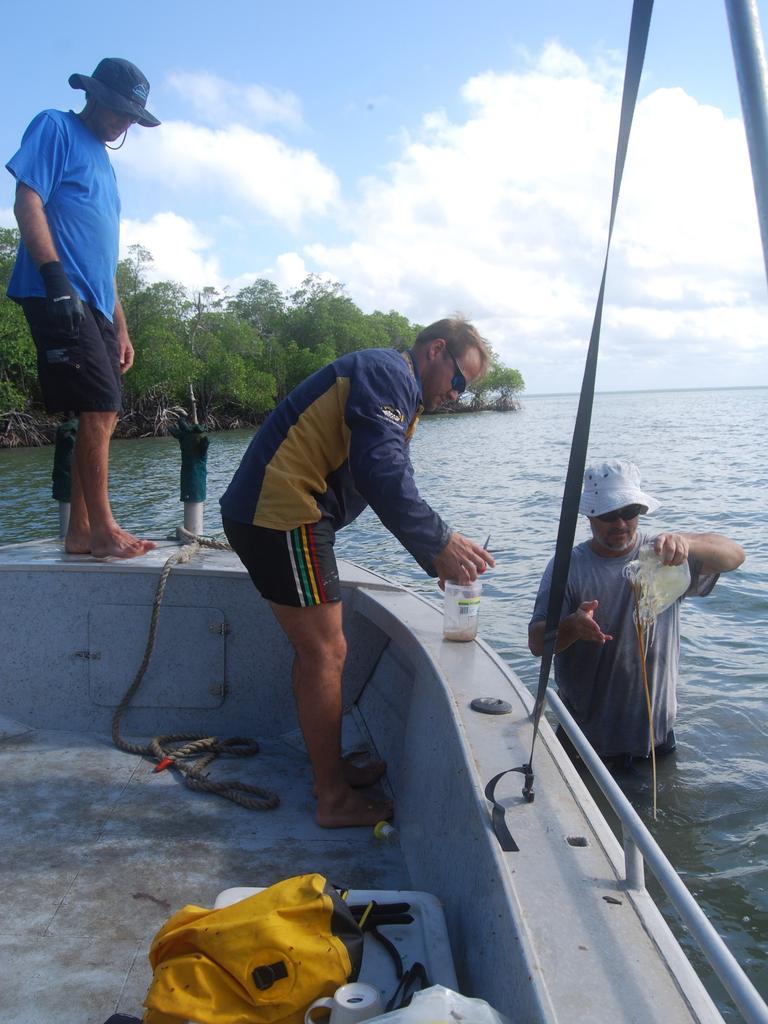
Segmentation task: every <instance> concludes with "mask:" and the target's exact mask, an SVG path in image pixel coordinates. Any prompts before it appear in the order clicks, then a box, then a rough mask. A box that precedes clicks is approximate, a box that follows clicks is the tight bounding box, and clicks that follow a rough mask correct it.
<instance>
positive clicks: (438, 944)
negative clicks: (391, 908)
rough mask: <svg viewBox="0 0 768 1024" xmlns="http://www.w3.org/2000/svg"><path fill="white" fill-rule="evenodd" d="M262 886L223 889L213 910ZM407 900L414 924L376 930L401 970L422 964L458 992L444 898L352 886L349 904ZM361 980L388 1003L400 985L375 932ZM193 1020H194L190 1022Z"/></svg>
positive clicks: (433, 978)
mask: <svg viewBox="0 0 768 1024" xmlns="http://www.w3.org/2000/svg"><path fill="white" fill-rule="evenodd" d="M257 892H261V888H258V887H248V886H236V887H235V888H233V889H225V890H224V891H223V892H220V893H219V895H218V896H217V897H216V901H215V903H214V905H213V907H214V910H218V909H219V908H220V907H228V906H230V904H232V903H237V902H238V900H244V899H246V898H247V897H248V896H253V895H254V893H257ZM371 900H375V901H376V903H379V904H382V903H384V904H386V903H407V904H409V908H410V909H409V911H408V912H409V914H410V915H411V917H413V921H412V922H411V923H410V924H384V925H381V926H379V927H378V930H379V931H380V932H381V934H382V935H384V936H385V937H386V938H388V939H389V941H390V942H391V943H392V944H393V945H394V946H395V947H396V948H397V951H398V952H399V954H400V957H401V959H402V961H403V970H405V971H407V970H408V968H409V967H410V966H411V965H412V964H414V963H422V964H424V967H425V968H426V971H427V978H428V979H429V984H430V985H444V986H445V987H446V988H450V989H453V990H454V991H458V984H457V982H456V972H455V971H454V969H453V957H452V956H451V947H450V943H449V942H448V929H447V928H446V927H445V917H444V916H443V908H442V906H441V905H440V902H439V901H438V900H437V899H436V898H435V897H434V896H432V895H430V894H429V893H427V892H411V891H410V890H407V889H375V890H374V889H350V890H349V895H348V897H347V902H348V903H350V904H351V905H353V906H354V905H356V904H359V903H370V902H371ZM358 981H366V982H367V983H368V984H369V985H373V986H374V987H375V988H377V989H378V990H379V991H380V992H381V997H382V1000H383V1002H384V1005H385V1006H386V1004H387V1001H388V1000H389V999H390V997H391V996H392V995H393V994H394V992H395V989H396V988H397V974H396V972H395V965H394V963H393V962H392V960H391V958H390V956H389V954H388V953H387V951H386V950H385V949H384V948H383V947H382V945H381V943H380V942H377V940H376V939H375V938H374V937H373V936H372V935H365V934H364V942H363V963H362V966H361V968H360V977H359V978H358ZM189 1024H195V1022H194V1021H190V1022H189Z"/></svg>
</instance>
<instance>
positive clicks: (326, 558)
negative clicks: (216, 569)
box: [222, 516, 341, 608]
mask: <svg viewBox="0 0 768 1024" xmlns="http://www.w3.org/2000/svg"><path fill="white" fill-rule="evenodd" d="M222 524H223V526H224V533H225V534H226V537H227V540H228V541H229V543H230V544H231V545H232V549H233V550H234V551H235V552H236V553H237V556H238V558H239V559H240V561H241V562H242V563H243V565H244V566H245V568H246V569H247V570H248V575H249V576H250V577H251V579H252V580H253V582H254V585H255V586H256V589H257V590H258V591H259V593H260V594H261V596H262V597H263V598H264V599H265V600H267V601H272V602H273V603H274V604H285V605H290V606H291V607H292V608H309V607H312V606H313V605H317V604H330V603H331V602H333V601H340V600H341V585H340V583H339V569H338V566H337V565H336V556H335V555H334V553H333V545H334V542H335V540H336V533H335V531H334V529H333V527H332V526H331V524H330V523H329V522H328V521H327V520H326V519H321V520H320V522H319V523H307V524H306V525H304V526H297V527H296V529H295V530H270V529H267V528H266V527H264V526H251V525H250V524H249V523H236V522H234V520H232V519H227V518H226V516H222Z"/></svg>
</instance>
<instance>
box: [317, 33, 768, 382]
mask: <svg viewBox="0 0 768 1024" xmlns="http://www.w3.org/2000/svg"><path fill="white" fill-rule="evenodd" d="M619 79H620V75H619V74H618V71H617V67H616V66H614V65H611V64H610V63H605V62H603V63H602V64H601V65H600V66H599V67H597V68H590V67H587V65H585V64H584V62H583V61H581V60H580V59H579V58H578V57H576V56H575V55H573V54H569V53H567V52H566V51H564V50H562V48H560V47H558V46H556V45H554V44H553V45H551V46H549V47H548V48H547V49H546V50H545V52H544V54H543V55H542V57H541V59H540V61H539V62H538V64H536V65H535V66H533V67H531V68H530V69H529V70H528V71H527V72H524V73H508V74H498V73H492V72H489V73H487V74H483V75H479V76H477V77H475V78H473V79H471V80H470V81H469V82H467V84H466V86H465V88H464V91H463V95H464V98H465V100H466V101H467V103H468V104H469V106H470V116H469V117H468V118H467V119H466V120H464V121H451V120H449V119H448V118H447V117H446V115H445V114H444V113H441V112H439V111H438V112H433V113H431V114H429V115H427V116H426V117H425V118H424V120H423V124H422V130H421V133H420V137H419V138H418V139H415V140H406V141H405V142H404V145H403V149H402V152H401V154H400V156H399V158H398V159H397V160H396V161H395V162H394V163H393V164H392V165H391V166H390V167H389V168H387V170H386V172H385V173H384V174H381V175H379V176H377V177H375V178H371V179H369V180H367V181H365V182H364V183H363V188H362V198H361V200H360V201H359V202H357V203H355V204H354V205H351V206H349V207H348V208H347V209H346V211H345V221H344V227H345V229H346V232H347V235H348V238H349V240H348V242H347V243H346V244H336V245H329V244H326V243H324V242H322V241H316V242H313V243H310V244H308V245H306V246H305V248H304V249H303V255H304V256H305V258H306V260H307V262H308V264H309V265H310V267H311V269H315V270H319V271H322V272H325V273H328V274H330V275H331V276H332V277H334V278H335V279H337V280H340V281H342V282H344V283H345V284H346V285H347V288H348V290H349V293H350V295H351V296H352V297H353V298H354V299H355V301H356V302H358V304H360V305H361V306H362V307H363V308H365V309H373V308H390V307H394V308H397V309H400V310H401V311H403V312H405V313H406V314H407V315H409V316H410V317H411V318H412V319H414V320H419V321H421V322H425V321H429V320H431V319H434V318H436V317H438V316H442V315H445V313H446V312H449V311H451V310H453V309H457V308H459V309H462V310H463V311H464V312H466V313H467V314H468V315H470V316H473V317H474V318H475V319H476V320H477V321H478V322H479V323H480V326H481V328H482V329H483V330H484V331H485V333H486V334H487V335H488V337H489V339H490V340H491V342H492V343H493V344H494V346H495V347H496V348H497V350H499V351H500V352H501V353H502V355H503V357H504V358H505V359H506V360H507V361H508V362H509V363H511V364H512V365H514V366H517V367H519V368H520V369H521V371H522V372H523V376H524V377H526V378H527V379H528V382H529V384H530V386H531V388H532V389H534V390H543V389H548V388H549V387H553V388H556V389H563V388H568V389H571V390H575V389H576V388H578V386H579V385H580V382H581V375H582V370H583V358H584V352H585V350H586V344H587V342H588V339H589V334H590V330H591V325H592V317H593V313H594V304H595V300H596V297H597V290H598V286H599V280H600V274H601V272H602V263H603V257H604V248H605V239H606V233H607V224H608V215H609V207H610V189H611V181H612V174H613V164H614V151H615V144H616V134H617V129H618V111H619V96H620V91H619V87H620V81H619ZM767 328H768V306H767V304H766V296H765V275H764V271H763V264H762V257H761V253H760V248H759V233H758V229H757V221H756V214H755V202H754V194H753V190H752V183H751V177H750V172H749V162H748V156H747V150H746V144H745V141H744V130H743V127H742V125H741V122H740V121H738V120H729V119H727V118H726V117H725V116H724V115H723V113H722V112H721V111H720V110H717V109H715V108H713V107H709V106H704V105H702V104H699V103H698V102H697V101H696V100H695V99H693V98H692V97H690V96H688V95H686V94H685V93H684V92H683V91H682V90H680V89H664V90H657V91H655V92H653V93H651V94H650V95H649V96H647V97H646V98H645V99H643V100H642V101H641V102H640V104H639V106H638V110H637V112H636V116H635V125H634V129H633V134H632V138H631V140H630V151H629V156H628V160H627V166H626V172H625V181H624V187H623V190H622V195H621V200H620V204H619V211H618V218H617V225H616V232H615V237H614V250H613V257H612V262H611V264H610V267H609V280H608V292H607V303H606V314H605V318H604V332H603V353H604V354H603V357H602V358H603V359H604V361H605V364H606V367H607V368H608V369H609V370H610V368H611V367H614V370H613V371H611V372H615V373H616V375H617V376H616V378H615V379H614V380H612V381H611V382H610V386H613V387H621V386H625V387H629V386H644V387H645V386H647V387H652V386H654V385H658V384H662V385H663V386H667V387H668V386H674V385H675V384H682V385H686V386H693V385H694V384H695V383H697V382H700V383H709V384H717V383H719V380H718V377H717V371H716V370H715V371H713V369H712V366H713V365H714V364H716V363H717V362H718V361H719V360H721V359H724V360H725V361H726V362H728V360H729V358H730V356H729V353H732V354H733V356H734V360H735V362H734V363H730V364H729V371H730V372H735V369H734V368H735V367H736V366H738V365H743V360H744V359H748V360H750V361H751V363H750V365H754V366H755V368H756V367H757V366H758V365H759V357H760V356H761V355H762V358H763V359H764V360H765V359H766V357H768V351H766V349H768V329H767ZM627 338H629V339H631V341H632V345H633V347H632V352H631V360H632V363H631V376H630V375H629V372H628V366H627V352H626V351H625V349H626V343H625V342H626V339H627ZM703 353H705V354H706V358H704V357H703V355H702V354H703ZM619 355H620V358H617V357H618V356H619ZM665 361H666V362H667V363H669V364H670V365H674V366H675V367H676V372H678V373H679V372H681V370H682V369H683V368H684V369H685V370H686V371H687V375H686V379H683V380H680V379H670V378H669V377H667V378H662V379H659V375H658V374H659V371H658V367H659V365H660V364H663V363H664V362H665ZM760 373H761V374H762V378H761V379H763V380H764V370H761V371H760ZM555 378H558V382H557V383H555V382H554V381H555ZM750 382H751V379H750V378H747V379H746V380H744V381H743V383H750ZM604 386H609V383H604Z"/></svg>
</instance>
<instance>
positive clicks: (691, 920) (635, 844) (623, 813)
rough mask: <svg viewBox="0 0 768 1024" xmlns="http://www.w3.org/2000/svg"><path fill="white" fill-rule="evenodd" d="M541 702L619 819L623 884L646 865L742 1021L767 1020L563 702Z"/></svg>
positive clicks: (757, 1023) (634, 883)
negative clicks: (563, 732)
mask: <svg viewBox="0 0 768 1024" xmlns="http://www.w3.org/2000/svg"><path fill="white" fill-rule="evenodd" d="M547 701H548V703H549V706H550V708H551V709H552V711H553V712H554V713H555V715H556V717H557V719H558V721H559V722H560V724H561V725H562V726H563V728H564V729H565V731H566V732H567V734H568V738H569V739H570V741H571V742H572V743H573V745H574V747H575V748H576V750H577V751H578V753H579V757H581V759H582V761H583V762H584V764H585V765H586V766H587V768H588V769H589V771H590V773H591V775H592V778H593V779H594V780H595V782H596V783H597V785H598V786H599V787H600V789H601V790H602V792H603V795H604V796H605V798H606V800H607V801H608V803H609V804H610V805H611V807H612V808H613V810H614V812H615V813H616V816H617V817H618V819H619V821H620V823H621V830H622V839H623V846H624V878H625V882H626V885H627V888H628V889H629V890H634V891H636V892H637V891H643V890H644V889H645V865H646V864H647V865H648V867H649V868H650V870H651V871H652V872H653V875H654V877H655V878H656V880H657V882H658V883H659V885H660V886H661V887H662V889H663V890H664V892H665V893H666V894H667V896H668V897H669V900H670V902H671V903H672V905H673V907H674V908H675V910H676V911H677V913H678V914H679V916H680V918H681V920H682V921H683V923H684V924H685V925H686V927H687V928H688V930H689V932H690V933H691V935H692V936H693V938H694V939H695V940H696V942H697V943H698V945H699V948H700V949H701V951H702V953H703V954H704V956H705V957H706V958H707V960H708V961H709V964H710V966H711V967H712V970H713V971H714V972H715V974H716V975H717V977H718V978H719V979H720V981H721V982H722V983H723V985H724V986H725V989H726V990H727V992H728V994H729V995H730V997H731V999H733V1001H734V1003H735V1004H736V1006H737V1007H738V1009H739V1011H740V1012H741V1014H742V1016H743V1017H744V1020H746V1021H747V1022H748V1024H768V1005H766V1003H765V1002H764V1000H763V998H762V996H761V995H760V993H759V992H758V991H757V989H756V988H755V986H754V985H753V984H752V982H751V981H750V980H749V978H748V977H747V975H746V974H745V973H744V971H743V970H742V968H741V966H740V964H739V963H738V961H737V960H736V958H735V957H734V956H733V954H732V953H731V951H730V950H729V949H728V947H727V946H726V945H725V943H724V942H723V940H722V939H721V938H720V936H719V935H718V933H717V931H716V930H715V929H714V927H713V926H712V924H711V923H710V921H709V919H708V918H707V916H706V915H705V913H704V911H703V910H702V909H701V907H700V906H699V905H698V903H697V902H696V900H695V899H694V898H693V896H692V895H691V893H690V892H689V891H688V889H687V888H686V886H685V884H684V883H683V880H682V879H681V878H680V876H679V875H678V873H677V872H676V871H675V869H674V868H673V867H672V865H671V864H670V862H669V861H668V860H667V857H666V856H665V854H664V852H663V851H662V849H661V847H660V846H659V844H658V843H657V842H656V840H655V839H654V838H653V836H652V835H651V833H650V832H649V831H648V829H647V828H646V826H645V825H644V824H643V822H642V820H641V818H640V816H639V815H638V813H637V811H636V810H635V809H634V807H633V806H632V804H631V803H630V802H629V800H628V799H627V798H626V796H625V795H624V793H623V792H622V790H621V788H620V787H619V785H618V784H617V783H616V781H615V780H614V778H613V776H612V775H611V773H610V772H609V771H608V769H607V768H606V767H605V765H604V764H603V762H602V761H601V760H600V758H599V757H598V755H597V754H596V753H595V751H594V750H593V748H592V746H591V745H590V743H589V740H587V738H586V736H585V735H584V733H583V732H582V731H581V729H580V728H579V726H578V725H577V724H576V722H575V721H574V719H573V718H572V717H571V715H570V714H569V712H568V710H567V708H566V707H565V705H564V704H563V702H562V701H561V700H560V698H559V697H558V696H557V694H556V693H555V692H554V691H553V690H548V691H547Z"/></svg>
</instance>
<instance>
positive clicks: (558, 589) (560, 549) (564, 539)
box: [485, 0, 653, 852]
mask: <svg viewBox="0 0 768 1024" xmlns="http://www.w3.org/2000/svg"><path fill="white" fill-rule="evenodd" d="M652 11H653V0H634V4H633V7H632V22H631V25H630V30H629V46H628V50H627V65H626V69H625V72H624V94H623V97H622V101H621V118H620V121H619V139H618V144H617V147H616V164H615V168H614V175H613V197H612V199H611V217H610V221H609V225H608V241H607V244H606V248H605V262H604V263H603V276H602V280H601V281H600V291H599V293H598V297H597V307H596V309H595V318H594V321H593V323H592V334H591V336H590V339H589V349H588V350H587V359H586V365H585V367H584V379H583V381H582V384H581V395H580V396H579V408H578V412H577V414H576V425H575V427H574V431H573V440H572V442H571V454H570V459H569V461H568V472H567V474H566V478H565V487H564V490H563V503H562V507H561V510H560V525H559V528H558V531H557V545H556V548H555V559H554V565H553V567H552V583H551V586H550V591H549V603H548V605H547V617H546V623H545V634H544V651H543V654H542V657H541V668H540V670H539V685H538V690H537V692H536V703H535V704H534V708H533V716H532V717H533V739H532V741H531V754H530V757H529V759H528V763H527V764H524V765H521V766H520V767H519V768H508V769H507V770H506V771H503V772H500V773H499V774H498V775H496V776H495V777H494V778H493V779H491V781H490V782H489V783H488V785H487V786H486V788H485V795H486V797H487V799H488V800H490V801H491V803H492V804H493V810H492V822H493V829H494V832H495V833H496V837H497V839H498V840H499V843H500V845H501V848H502V849H503V850H505V851H508V852H514V851H516V850H518V846H517V844H516V843H515V841H514V839H513V838H512V836H511V835H510V832H509V829H508V828H507V825H506V822H505V820H504V808H503V807H502V806H501V804H499V803H498V801H497V800H496V797H495V789H496V784H497V783H498V781H499V779H500V778H501V777H502V776H504V775H506V774H507V773H508V772H521V773H522V775H523V776H524V778H525V785H524V786H523V796H524V797H525V799H526V800H527V801H528V802H529V803H530V802H531V801H532V800H533V797H534V791H533V782H534V774H533V751H534V747H535V746H536V738H537V736H538V733H539V723H540V721H541V715H542V711H543V710H544V701H545V698H546V692H547V686H548V684H549V674H550V671H551V668H552V658H553V656H554V652H555V639H556V637H557V628H558V625H559V623H560V613H561V610H562V607H563V599H564V597H565V588H566V584H567V582H568V572H569V570H570V567H571V551H572V549H573V539H574V537H575V535H576V522H577V519H578V515H579V501H580V498H581V490H582V481H583V478H584V466H585V464H586V460H587V445H588V443H589V428H590V424H591V421H592V403H593V399H594V394H595V376H596V373H597V353H598V349H599V346H600V328H601V326H602V319H603V300H604V297H605V281H606V276H607V273H608V256H609V253H610V249H611V238H612V236H613V225H614V221H615V219H616V207H617V205H618V202H619V191H620V189H621V179H622V176H623V174H624V162H625V160H626V156H627V145H628V143H629V133H630V129H631V127H632V118H633V115H634V112H635V105H636V103H637V94H638V90H639V87H640V76H641V74H642V70H643V61H644V60H645V49H646V45H647V42H648V30H649V28H650V24H651V13H652Z"/></svg>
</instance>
